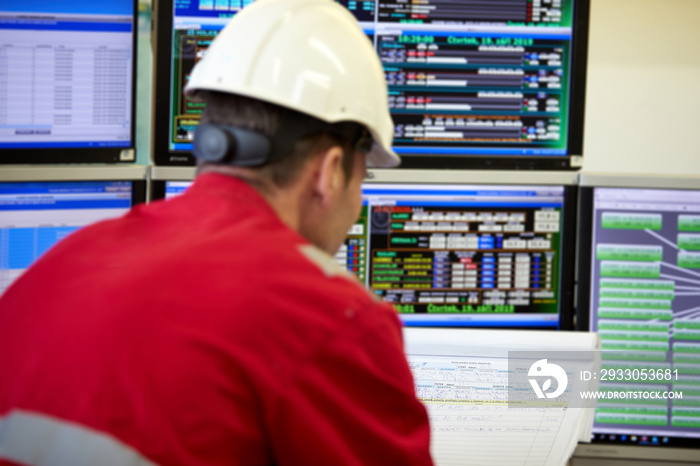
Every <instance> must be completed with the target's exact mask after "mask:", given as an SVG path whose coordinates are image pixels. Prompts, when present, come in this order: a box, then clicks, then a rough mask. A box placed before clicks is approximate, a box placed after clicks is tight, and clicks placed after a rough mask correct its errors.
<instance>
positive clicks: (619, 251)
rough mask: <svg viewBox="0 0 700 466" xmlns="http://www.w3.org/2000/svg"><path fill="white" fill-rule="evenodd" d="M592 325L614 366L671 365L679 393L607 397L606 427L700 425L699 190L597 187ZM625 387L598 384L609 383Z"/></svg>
mask: <svg viewBox="0 0 700 466" xmlns="http://www.w3.org/2000/svg"><path fill="white" fill-rule="evenodd" d="M594 195H595V200H594V206H595V207H594V215H595V218H594V221H595V227H594V241H593V251H592V254H593V257H592V281H591V305H592V317H593V318H592V319H591V323H592V329H593V330H598V331H599V332H600V335H601V339H602V342H603V349H604V350H606V351H607V352H608V353H607V354H606V355H605V358H606V364H605V367H606V368H607V369H615V370H617V369H622V370H623V371H624V370H627V369H631V370H635V369H641V368H643V367H649V368H653V369H654V370H663V371H666V370H668V371H670V372H672V373H674V374H676V376H675V377H673V378H672V379H670V380H666V381H658V380H653V381H652V380H648V381H639V380H635V381H634V382H633V383H631V385H625V386H626V387H627V388H629V387H648V386H649V384H655V385H652V386H659V385H660V384H661V385H665V386H666V389H668V390H673V391H680V392H682V393H683V397H682V399H673V400H665V399H661V400H631V401H627V402H626V403H621V402H620V401H618V400H600V401H601V402H600V405H599V409H598V411H597V414H596V423H597V424H596V425H597V426H598V428H601V429H603V431H605V429H619V428H621V427H627V428H628V429H629V428H634V429H636V430H638V431H639V432H644V430H645V429H651V428H652V427H653V428H655V429H657V430H656V432H658V429H665V432H666V433H667V434H668V435H670V434H683V432H684V430H687V429H697V428H698V427H700V410H698V409H697V406H700V306H698V296H700V195H699V193H697V192H694V191H681V190H677V191H672V190H643V189H637V190H633V189H614V188H596V189H595V194H594ZM619 385H620V384H619V383H618V384H614V383H607V384H606V383H601V387H603V388H608V389H611V390H612V389H616V388H620V387H619Z"/></svg>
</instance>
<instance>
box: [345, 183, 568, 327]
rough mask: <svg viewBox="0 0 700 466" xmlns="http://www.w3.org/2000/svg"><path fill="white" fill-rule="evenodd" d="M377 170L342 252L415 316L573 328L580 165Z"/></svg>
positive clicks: (441, 322)
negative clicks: (570, 169) (557, 169)
mask: <svg viewBox="0 0 700 466" xmlns="http://www.w3.org/2000/svg"><path fill="white" fill-rule="evenodd" d="M370 174H372V175H374V176H373V178H371V179H368V180H367V182H366V183H365V184H364V185H363V189H362V196H363V208H362V215H361V218H360V219H359V221H358V222H357V223H356V224H355V225H354V226H353V227H352V228H351V229H350V232H349V234H348V238H347V240H346V242H345V245H344V246H343V247H342V248H341V250H340V251H339V252H338V255H337V256H336V258H337V259H338V261H339V262H340V263H342V264H344V265H346V266H347V267H348V269H349V270H350V271H351V272H352V273H355V274H356V275H357V276H358V278H359V279H360V280H361V281H363V282H364V283H365V284H366V285H367V286H368V287H369V288H370V289H371V290H372V291H373V292H374V293H376V294H377V295H378V296H379V297H381V298H382V299H383V300H385V301H386V302H389V303H392V304H393V305H394V306H395V307H396V309H397V310H398V311H399V312H400V315H401V318H402V320H403V321H404V323H405V324H406V325H409V326H463V327H503V328H542V329H570V328H572V326H573V320H572V309H573V276H574V267H573V263H574V262H573V261H574V241H575V219H576V212H575V209H576V207H575V206H576V186H575V183H576V177H575V176H574V175H573V174H571V175H567V174H562V173H550V175H551V176H544V175H546V174H543V173H538V172H532V173H517V172H511V173H502V172H501V173H499V172H487V171H485V172H480V173H474V172H466V171H464V172H463V171H437V170H431V171H427V170H374V171H371V172H370Z"/></svg>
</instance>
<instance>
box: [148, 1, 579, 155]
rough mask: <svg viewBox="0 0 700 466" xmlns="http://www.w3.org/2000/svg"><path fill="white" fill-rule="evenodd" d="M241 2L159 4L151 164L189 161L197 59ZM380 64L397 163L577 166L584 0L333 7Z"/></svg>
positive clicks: (196, 114)
mask: <svg viewBox="0 0 700 466" xmlns="http://www.w3.org/2000/svg"><path fill="white" fill-rule="evenodd" d="M248 3H250V0H230V1H229V0H186V1H182V2H179V1H175V0H162V1H160V2H159V3H158V7H157V10H156V12H155V17H156V18H157V20H156V24H155V28H156V58H155V63H156V65H155V73H156V77H155V82H156V83H157V84H156V86H155V100H154V115H155V118H154V125H155V126H154V132H153V134H154V137H153V149H154V152H153V153H154V160H155V163H156V164H158V165H193V164H194V161H193V158H192V155H191V150H192V135H193V132H194V129H195V128H196V126H197V124H198V123H199V118H200V116H201V113H202V109H203V104H202V103H199V102H192V101H191V100H189V99H188V98H186V97H184V96H183V94H182V89H183V87H184V85H185V83H186V82H187V79H188V76H189V73H190V71H191V69H192V67H193V66H194V64H195V63H196V62H197V61H198V60H199V59H201V58H202V57H203V56H204V54H205V53H206V50H207V47H208V46H209V44H210V43H211V41H212V40H213V39H214V37H216V35H217V33H218V32H219V31H220V30H221V29H222V28H223V27H224V25H225V24H226V23H227V22H228V20H229V18H230V17H231V16H233V15H235V13H236V12H237V11H239V10H240V9H241V8H242V7H244V6H245V5H247V4H248ZM341 3H342V4H343V5H345V6H346V7H348V8H349V10H350V11H351V12H353V13H354V14H355V16H356V17H357V19H358V20H359V21H360V25H361V26H362V28H363V29H364V30H365V32H366V34H367V36H368V37H369V40H371V41H372V43H373V44H374V47H375V50H376V51H377V53H378V55H379V57H380V58H381V60H382V62H383V64H384V69H385V72H386V78H387V83H388V87H389V89H388V92H389V95H388V99H389V106H390V111H391V114H392V117H393V119H394V123H395V126H396V129H395V133H394V149H395V150H396V151H397V152H398V153H399V154H400V155H402V156H404V164H403V166H404V167H406V168H463V167H480V168H530V169H532V168H547V169H551V168H559V169H570V168H578V167H580V166H581V163H582V160H581V155H582V149H583V114H584V92H585V76H586V54H587V33H588V10H589V0H513V1H508V2H502V1H499V2H495V1H494V2H473V1H467V0H454V1H450V2H446V1H433V0H426V1H424V2H419V3H416V2H413V3H407V2H399V1H392V2H388V3H380V2H375V1H342V2H341Z"/></svg>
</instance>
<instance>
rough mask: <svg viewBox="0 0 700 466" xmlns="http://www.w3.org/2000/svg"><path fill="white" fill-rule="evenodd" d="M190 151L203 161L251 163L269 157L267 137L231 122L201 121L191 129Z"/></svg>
mask: <svg viewBox="0 0 700 466" xmlns="http://www.w3.org/2000/svg"><path fill="white" fill-rule="evenodd" d="M193 146H194V147H193V151H192V152H193V154H194V156H195V157H197V158H198V159H200V160H202V161H205V162H212V163H221V162H225V163H228V164H229V165H233V166H238V167H255V166H259V165H263V164H265V163H267V162H268V161H269V156H270V153H271V149H272V143H271V141H270V139H269V138H268V137H267V136H265V135H264V134H262V133H258V132H257V131H252V130H249V129H245V128H238V127H235V126H227V125H219V124H210V123H207V124H202V125H199V126H197V129H195V132H194V141H193Z"/></svg>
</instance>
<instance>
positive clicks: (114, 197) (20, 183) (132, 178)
mask: <svg viewBox="0 0 700 466" xmlns="http://www.w3.org/2000/svg"><path fill="white" fill-rule="evenodd" d="M113 168H115V169H116V170H118V171H117V172H116V173H115V172H112V171H110V170H108V169H107V168H101V169H92V170H87V171H86V170H84V169H80V168H77V167H75V168H66V167H61V168H58V167H55V168H53V169H51V171H50V172H49V171H48V170H39V171H37V170H34V171H32V170H27V169H17V170H13V169H4V170H2V174H0V294H2V293H3V292H4V291H5V290H6V289H7V288H8V287H9V286H10V285H11V284H12V282H14V281H15V280H16V279H17V278H18V277H19V276H20V275H21V274H22V272H24V270H26V269H27V268H28V267H29V266H30V265H31V264H32V263H34V261H36V260H37V259H38V258H39V257H41V255H42V254H44V253H45V252H46V251H47V250H48V249H49V248H51V247H52V246H53V245H54V244H55V243H57V242H58V241H60V240H61V239H62V238H64V237H65V236H67V235H69V234H71V233H72V232H74V231H75V230H78V229H79V228H82V227H84V226H86V225H89V224H91V223H94V222H97V221H99V220H104V219H108V218H113V217H117V216H120V215H122V214H124V213H126V212H127V211H128V210H129V209H130V208H131V207H132V206H133V205H135V204H138V203H140V202H144V201H145V200H146V181H145V178H146V177H145V173H146V171H145V167H124V169H122V170H120V169H119V168H118V167H113ZM60 178H63V179H60ZM47 179H48V181H47Z"/></svg>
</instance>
